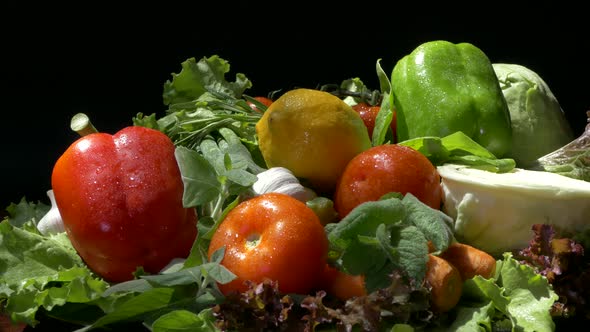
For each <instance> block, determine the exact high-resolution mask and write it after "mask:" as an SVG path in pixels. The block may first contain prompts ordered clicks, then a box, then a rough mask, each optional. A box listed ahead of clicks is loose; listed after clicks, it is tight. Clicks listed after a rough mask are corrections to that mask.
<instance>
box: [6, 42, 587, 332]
mask: <svg viewBox="0 0 590 332" xmlns="http://www.w3.org/2000/svg"><path fill="white" fill-rule="evenodd" d="M418 60H419V61H418ZM442 64H447V65H444V66H443V65H442ZM449 64H450V65H449ZM376 68H377V76H378V77H379V81H380V89H379V90H374V91H373V90H370V89H368V88H367V87H366V86H365V85H364V84H363V82H362V81H361V80H360V79H359V78H353V79H349V80H345V81H343V82H342V84H341V85H339V86H338V87H337V88H336V89H334V88H333V87H330V86H324V87H322V88H320V89H294V90H291V91H287V92H285V93H283V94H282V95H281V96H279V97H278V98H275V97H272V98H270V97H262V96H254V97H252V96H249V95H247V94H246V93H245V92H246V90H247V89H248V88H250V87H251V85H252V84H251V82H250V81H249V80H248V79H247V78H246V76H245V75H243V74H237V75H236V80H235V81H234V82H229V81H227V80H226V79H225V75H226V73H227V72H229V63H228V62H227V61H225V60H224V59H221V58H219V57H218V56H211V57H208V58H202V59H201V60H199V61H197V60H195V59H194V58H191V59H188V60H187V61H185V62H183V63H182V70H181V71H180V73H178V74H173V77H172V80H171V81H167V82H166V83H165V84H164V93H163V100H164V104H165V105H167V107H168V109H167V110H166V114H165V115H164V116H161V117H157V116H156V115H155V114H152V115H147V116H146V115H144V114H141V113H138V114H137V116H136V117H134V118H133V119H132V125H130V126H129V127H127V128H123V129H122V130H121V131H119V132H118V133H116V134H115V135H113V136H111V135H108V134H106V133H90V134H87V135H85V136H83V137H82V138H80V139H79V140H78V141H76V142H73V143H72V145H71V146H70V148H69V149H68V150H67V151H64V154H63V156H62V157H61V158H60V159H59V160H58V161H57V162H56V164H55V167H54V170H53V175H52V188H51V189H52V191H50V192H49V193H48V195H55V200H54V201H53V200H52V203H53V202H54V203H55V206H54V207H53V208H52V209H51V210H50V207H49V206H47V205H45V204H43V203H41V202H37V203H35V202H27V201H26V200H24V199H23V200H22V201H21V202H18V203H13V204H11V205H10V206H9V207H8V208H7V211H8V213H9V217H7V218H5V220H3V221H2V222H1V223H0V263H1V264H0V310H1V312H0V313H2V314H3V316H2V317H4V318H3V319H4V320H5V321H7V324H9V323H10V322H14V323H15V324H18V326H15V327H18V328H20V329H21V330H22V329H24V328H26V327H27V326H31V327H35V328H37V327H43V326H44V324H48V323H47V322H60V323H61V324H62V327H61V328H62V329H63V328H64V327H65V328H66V329H69V330H72V331H89V330H99V329H117V328H126V329H129V328H130V327H133V328H135V327H137V328H142V329H144V330H151V331H171V330H180V329H185V330H196V331H248V330H251V331H259V330H276V331H279V330H295V331H331V330H338V331H351V330H359V331H361V330H362V331H497V330H518V331H554V330H556V328H558V327H561V326H567V324H568V323H569V322H572V321H573V322H579V321H580V320H584V319H589V318H590V305H588V303H586V301H585V300H584V299H586V298H588V296H590V288H588V287H587V285H588V282H589V281H590V261H589V260H588V259H587V258H586V257H585V256H584V248H585V247H587V243H589V241H588V237H587V235H588V234H589V232H588V230H590V224H589V223H588V217H586V216H588V215H590V183H588V182H587V181H588V178H587V177H585V176H586V175H587V174H588V173H589V171H588V166H589V165H590V161H589V160H588V154H589V153H590V152H588V151H590V148H589V146H588V138H587V137H588V136H589V135H590V132H589V130H590V129H588V130H587V131H586V132H585V133H584V134H583V135H582V136H581V137H579V138H577V139H575V140H574V139H573V137H572V139H571V142H569V141H568V142H567V144H564V145H563V146H559V147H558V149H557V150H556V151H555V152H553V151H543V152H542V153H545V152H546V154H545V155H539V153H540V152H538V151H535V152H534V158H538V159H535V162H534V163H531V164H534V165H535V166H534V167H536V170H534V171H533V170H532V168H533V166H531V167H530V168H529V166H527V165H528V164H527V165H525V164H524V163H520V161H519V160H518V159H513V158H512V157H511V154H510V153H511V151H522V149H523V147H522V146H518V147H516V144H517V143H515V141H514V140H513V139H512V138H513V133H515V132H516V133H517V134H518V135H521V136H522V137H534V135H535V132H525V129H524V128H525V127H524V126H522V125H520V124H521V123H520V122H519V121H525V120H519V119H525V118H526V119H531V118H534V119H536V118H541V117H543V116H545V114H546V113H548V112H549V113H550V114H549V115H547V116H548V117H551V118H555V117H557V118H559V117H562V116H563V113H561V110H559V111H557V110H556V108H555V105H554V103H549V102H548V103H542V102H538V101H535V100H534V99H527V98H524V95H525V94H526V95H527V96H530V95H531V93H530V91H529V89H522V88H521V89H514V90H510V92H508V89H507V86H502V85H501V84H500V76H507V77H508V76H510V75H511V74H510V73H506V70H507V71H510V70H518V72H522V68H517V67H504V68H503V70H505V71H504V72H502V73H503V74H502V75H498V74H497V72H496V71H494V69H499V67H498V68H496V67H495V66H494V65H493V64H492V63H491V62H490V61H489V59H487V57H486V56H485V54H484V53H483V52H482V51H481V50H479V49H478V48H477V47H475V46H474V45H471V44H465V43H463V44H452V43H449V42H446V41H433V42H428V43H425V44H423V45H420V46H419V47H418V48H417V49H416V50H415V51H413V52H412V53H410V54H409V55H408V57H406V58H403V59H400V61H399V62H398V63H397V64H396V66H395V67H394V68H393V70H392V74H391V75H387V74H386V73H385V71H384V70H383V69H382V68H381V66H380V65H379V61H377V66H376ZM515 68H516V69H515ZM449 78H451V79H449ZM504 82H512V83H514V81H513V80H510V79H506V80H505V81H504ZM506 84H507V83H506ZM533 89H534V91H535V92H534V93H537V94H540V96H541V97H543V96H544V95H547V96H551V97H552V95H550V90H549V89H548V87H546V86H543V87H542V88H540V89H536V87H533ZM508 93H510V98H508V97H507V96H508ZM521 94H522V95H521ZM269 96H270V95H269ZM553 98H554V97H553ZM552 100H553V99H552ZM545 105H549V106H550V107H551V109H549V108H548V110H546V111H545V110H544V109H543V107H544V106H545ZM516 107H520V108H519V109H516ZM367 108H372V110H371V112H367V111H366V110H367ZM523 109H524V110H523ZM528 110H530V113H527V117H524V116H523V117H517V116H515V115H513V114H516V112H521V113H522V112H528ZM527 121H528V120H527ZM560 126H563V123H561V124H560ZM514 128H518V130H513V129H514ZM535 130H536V129H535ZM515 147H516V148H515ZM514 149H517V150H514ZM555 155H558V156H559V158H553V157H552V156H555ZM531 156H533V154H532V152H531V154H529V155H527V156H526V157H527V158H529V159H530V157H531ZM525 167H527V168H526V169H525ZM523 173H525V174H528V173H534V177H530V178H526V177H525V178H523V177H521V174H523ZM512 190H514V191H516V192H517V193H515V194H513V193H511V191H512ZM517 198H518V200H517ZM519 204H520V205H523V204H525V205H524V207H525V208H524V209H522V210H518V212H513V211H517V210H516V209H517V208H518V206H519ZM558 207H559V210H558V211H559V213H556V214H546V213H543V211H553V210H554V209H556V208H558ZM502 213H509V214H508V215H503V214H502ZM48 223H49V224H48Z"/></svg>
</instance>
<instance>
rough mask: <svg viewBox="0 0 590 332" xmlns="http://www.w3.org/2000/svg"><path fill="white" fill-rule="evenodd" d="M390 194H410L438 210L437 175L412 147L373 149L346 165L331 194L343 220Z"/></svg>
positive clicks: (438, 188) (388, 145)
mask: <svg viewBox="0 0 590 332" xmlns="http://www.w3.org/2000/svg"><path fill="white" fill-rule="evenodd" d="M391 192H399V193H401V194H404V195H405V194H406V193H412V194H413V195H414V196H416V198H418V199H419V200H420V201H422V202H423V203H425V204H427V205H428V206H430V207H432V208H435V209H439V208H440V205H441V199H442V189H441V186H440V175H439V174H438V171H437V170H436V167H434V165H433V164H432V163H431V162H430V160H428V158H426V157H425V156H424V155H423V154H421V153H420V152H418V151H416V150H414V149H412V148H409V147H406V146H403V145H397V144H384V145H379V146H374V147H372V148H370V149H368V150H365V151H363V152H361V153H360V154H358V155H356V156H355V157H354V158H353V159H351V160H350V162H349V163H348V164H347V165H346V168H345V169H344V172H343V173H342V176H341V177H340V179H339V181H338V184H337V187H336V191H335V194H334V208H335V209H336V211H337V212H338V214H339V216H340V217H341V218H343V217H344V216H346V215H347V214H348V213H349V212H350V211H351V210H352V209H354V208H355V207H356V206H357V205H359V204H361V203H364V202H367V201H376V200H378V199H379V198H380V197H381V196H383V195H385V194H387V193H391Z"/></svg>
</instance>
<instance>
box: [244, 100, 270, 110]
mask: <svg viewBox="0 0 590 332" xmlns="http://www.w3.org/2000/svg"><path fill="white" fill-rule="evenodd" d="M254 99H255V100H257V101H259V102H260V103H262V104H263V105H264V106H266V107H269V106H270V104H272V100H271V99H270V98H267V97H261V96H258V97H254ZM247 103H248V105H250V107H251V108H252V109H253V110H255V111H257V112H262V111H261V110H260V109H258V107H257V106H256V105H255V104H254V103H253V102H251V101H248V102H247Z"/></svg>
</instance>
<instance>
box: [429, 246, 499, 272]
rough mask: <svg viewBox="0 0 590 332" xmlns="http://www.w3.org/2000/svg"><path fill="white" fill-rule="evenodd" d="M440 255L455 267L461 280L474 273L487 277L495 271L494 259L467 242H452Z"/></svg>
mask: <svg viewBox="0 0 590 332" xmlns="http://www.w3.org/2000/svg"><path fill="white" fill-rule="evenodd" d="M440 257H442V258H444V259H446V260H447V261H449V262H450V263H451V264H453V265H454V266H455V267H457V269H458V270H459V272H460V273H461V278H463V280H467V279H471V278H473V277H474V276H476V275H480V276H482V277H484V278H486V279H489V278H491V277H493V276H494V273H495V272H496V259H495V258H494V257H492V256H491V255H490V254H488V253H487V252H485V251H483V250H480V249H477V248H475V247H473V246H470V245H468V244H464V243H459V242H454V243H452V244H451V245H450V246H449V247H448V248H447V249H446V250H445V251H444V252H442V253H441V254H440Z"/></svg>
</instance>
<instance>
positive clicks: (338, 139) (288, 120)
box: [256, 88, 371, 193]
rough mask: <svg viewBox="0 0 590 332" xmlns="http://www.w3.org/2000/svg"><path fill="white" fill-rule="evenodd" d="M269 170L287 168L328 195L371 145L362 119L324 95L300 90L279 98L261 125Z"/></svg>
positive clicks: (260, 141)
mask: <svg viewBox="0 0 590 332" xmlns="http://www.w3.org/2000/svg"><path fill="white" fill-rule="evenodd" d="M256 133H257V135H258V144H259V147H260V151H261V153H262V156H263V158H264V160H265V162H266V164H267V166H268V167H277V166H280V167H286V168H288V169H289V170H291V172H293V174H294V175H295V176H297V177H299V178H302V179H304V180H307V182H308V184H309V185H310V186H311V187H312V188H313V189H315V190H317V191H319V192H322V193H326V192H332V191H333V190H334V188H335V187H336V182H337V181H338V178H339V177H340V175H341V174H342V172H343V171H344V168H345V167H346V164H347V163H348V162H349V161H350V160H351V159H352V158H353V157H354V156H356V155H357V154H359V153H360V152H362V151H364V150H366V149H368V148H370V147H371V141H370V139H369V134H368V131H367V128H366V126H365V124H364V122H363V120H362V119H361V117H360V115H359V114H358V113H357V112H355V111H354V110H353V109H352V108H351V107H350V106H349V105H348V104H346V103H345V102H344V101H343V100H341V99H340V98H338V97H336V96H334V95H332V94H330V93H328V92H324V91H320V90H314V89H305V88H298V89H293V90H290V91H287V92H286V93H284V94H283V95H281V96H280V97H279V98H278V99H277V100H275V101H274V102H273V103H272V104H271V105H270V106H269V107H268V109H267V110H266V112H265V113H264V115H263V116H262V118H261V119H260V120H259V121H258V123H257V124H256Z"/></svg>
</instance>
